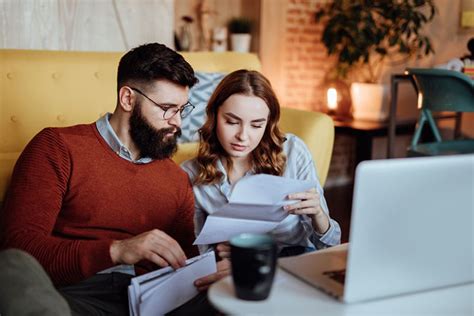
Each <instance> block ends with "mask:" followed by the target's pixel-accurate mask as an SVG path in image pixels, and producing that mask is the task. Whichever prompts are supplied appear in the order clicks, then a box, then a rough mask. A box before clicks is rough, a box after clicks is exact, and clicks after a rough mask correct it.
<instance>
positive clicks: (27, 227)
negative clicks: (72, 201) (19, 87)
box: [1, 129, 113, 285]
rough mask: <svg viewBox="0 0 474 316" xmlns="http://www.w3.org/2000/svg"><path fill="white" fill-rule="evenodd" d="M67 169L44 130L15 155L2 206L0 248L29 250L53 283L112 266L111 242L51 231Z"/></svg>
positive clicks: (54, 135)
mask: <svg viewBox="0 0 474 316" xmlns="http://www.w3.org/2000/svg"><path fill="white" fill-rule="evenodd" d="M71 168H72V166H71V159H70V154H69V151H68V148H67V146H66V144H65V142H64V141H63V140H62V138H61V136H60V135H59V133H58V132H57V130H56V129H44V130H43V131H41V132H40V133H39V134H38V135H36V136H35V137H34V138H33V140H31V142H30V143H29V144H28V145H27V147H26V148H25V150H24V151H23V153H22V154H21V156H20V158H19V159H18V161H17V163H16V165H15V168H14V171H13V176H12V181H11V184H10V187H9V191H8V193H7V197H6V199H5V204H4V209H3V223H2V226H3V227H2V228H3V229H2V230H1V231H2V234H3V238H2V248H19V249H22V250H25V251H27V252H29V253H30V254H32V255H33V256H34V257H35V258H36V259H37V260H38V261H39V262H40V263H41V265H42V266H43V267H44V269H45V270H46V271H47V272H48V274H49V276H50V277H51V279H52V280H53V282H54V283H55V284H56V285H66V284H72V283H76V282H79V281H81V280H83V279H85V278H87V277H89V276H92V275H93V274H95V273H96V272H98V271H100V270H103V269H105V268H108V267H110V266H113V263H112V261H111V258H110V254H109V247H110V244H111V242H112V241H111V240H71V239H66V238H61V236H57V235H55V234H54V226H55V223H56V220H57V217H58V214H59V213H60V212H61V209H62V205H63V199H64V197H65V195H66V192H67V190H68V184H69V177H70V172H71Z"/></svg>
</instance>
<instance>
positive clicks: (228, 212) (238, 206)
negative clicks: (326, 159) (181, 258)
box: [194, 174, 317, 245]
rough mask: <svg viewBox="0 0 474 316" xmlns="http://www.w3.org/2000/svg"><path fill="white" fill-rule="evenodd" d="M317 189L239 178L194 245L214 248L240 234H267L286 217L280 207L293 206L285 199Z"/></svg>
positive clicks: (275, 179) (270, 178)
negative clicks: (212, 246)
mask: <svg viewBox="0 0 474 316" xmlns="http://www.w3.org/2000/svg"><path fill="white" fill-rule="evenodd" d="M316 185H317V184H316V181H310V180H296V179H290V178H284V177H277V176H272V175H268V174H258V175H254V176H249V177H245V178H242V179H241V180H239V181H238V182H237V183H236V184H235V186H234V188H233V189H232V193H231V195H230V198H229V203H228V204H226V205H225V206H224V207H223V208H222V209H220V210H218V211H216V212H214V213H212V214H210V215H208V216H207V218H206V222H205V223H204V226H203V228H202V230H201V232H200V234H199V236H198V237H197V238H196V240H195V241H194V244H195V245H209V244H214V243H218V242H221V241H226V240H229V239H230V238H231V237H233V236H235V235H238V234H241V233H266V232H269V231H271V230H272V229H274V228H275V227H276V226H277V225H278V224H279V223H280V222H281V221H282V220H283V219H285V218H286V217H287V216H288V212H287V211H285V210H284V209H283V206H284V205H286V204H292V203H296V201H291V200H288V195H289V194H291V193H297V192H304V191H307V190H309V189H311V188H315V187H316Z"/></svg>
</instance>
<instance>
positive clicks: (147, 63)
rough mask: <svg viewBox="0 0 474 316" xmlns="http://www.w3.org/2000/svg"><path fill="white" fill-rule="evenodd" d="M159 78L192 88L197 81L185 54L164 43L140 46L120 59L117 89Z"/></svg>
mask: <svg viewBox="0 0 474 316" xmlns="http://www.w3.org/2000/svg"><path fill="white" fill-rule="evenodd" d="M159 79H166V80H169V81H171V82H174V83H176V84H179V85H181V86H187V87H190V88H191V87H192V86H193V85H194V84H195V83H196V82H197V78H196V77H195V76H194V70H193V68H192V67H191V65H190V64H189V63H188V62H187V61H186V60H184V58H183V56H181V55H180V54H178V53H177V52H175V51H174V50H172V49H170V48H168V47H166V46H165V45H163V44H158V43H150V44H144V45H141V46H138V47H136V48H133V49H132V50H130V51H129V52H127V53H126V54H125V55H124V56H123V57H122V58H121V59H120V63H119V66H118V72H117V90H119V89H120V88H121V87H122V86H124V85H126V84H129V83H131V82H137V83H143V84H148V83H150V82H151V81H154V80H159Z"/></svg>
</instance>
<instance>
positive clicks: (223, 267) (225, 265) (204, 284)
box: [194, 259, 231, 292]
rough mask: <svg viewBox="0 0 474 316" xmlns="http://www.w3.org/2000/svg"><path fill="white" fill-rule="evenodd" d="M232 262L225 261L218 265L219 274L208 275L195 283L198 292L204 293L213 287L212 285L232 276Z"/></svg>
mask: <svg viewBox="0 0 474 316" xmlns="http://www.w3.org/2000/svg"><path fill="white" fill-rule="evenodd" d="M230 268H231V267H230V261H229V259H223V260H221V261H219V262H218V263H217V272H216V273H213V274H209V275H206V276H205V277H202V278H200V279H197V280H196V281H194V286H196V287H197V289H198V291H200V292H201V291H204V290H207V289H208V288H209V286H211V284H212V283H214V282H216V281H219V280H220V279H222V278H223V277H225V276H228V275H229V274H230V271H231V270H230Z"/></svg>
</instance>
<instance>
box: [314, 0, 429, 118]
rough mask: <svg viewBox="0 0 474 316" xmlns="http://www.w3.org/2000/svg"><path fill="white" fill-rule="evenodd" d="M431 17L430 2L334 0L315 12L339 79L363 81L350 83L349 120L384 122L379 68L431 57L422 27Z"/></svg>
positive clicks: (385, 92) (385, 89) (384, 100)
mask: <svg viewBox="0 0 474 316" xmlns="http://www.w3.org/2000/svg"><path fill="white" fill-rule="evenodd" d="M435 13H436V7H435V5H434V3H433V0H411V1H400V0H385V1H377V0H334V1H333V2H331V3H328V4H327V5H325V6H323V7H322V8H321V9H319V10H318V11H317V12H316V13H315V18H316V22H320V21H323V22H325V23H326V24H325V27H324V30H323V34H322V42H323V43H324V45H325V46H326V48H327V50H328V54H329V55H336V56H337V60H338V65H337V69H336V70H337V74H338V76H339V77H342V78H347V75H348V74H351V76H352V77H353V78H354V77H355V78H356V80H357V81H361V82H362V83H359V82H354V83H352V85H351V96H352V107H353V116H354V118H360V119H378V120H384V119H386V118H387V114H388V111H387V107H388V102H387V101H388V100H387V99H388V98H387V96H388V87H386V86H383V85H381V84H379V80H380V75H381V71H382V65H383V64H384V62H385V61H387V60H389V61H391V62H393V63H395V62H406V61H407V60H408V59H409V58H411V57H413V56H418V57H420V56H422V55H429V54H430V53H433V52H434V51H433V47H432V46H431V41H430V39H429V38H428V36H426V35H424V34H423V33H422V28H423V26H424V25H426V24H427V23H428V22H430V21H431V20H433V18H434V16H435ZM366 90H368V91H367V92H366ZM372 101H376V102H375V104H371V103H372Z"/></svg>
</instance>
